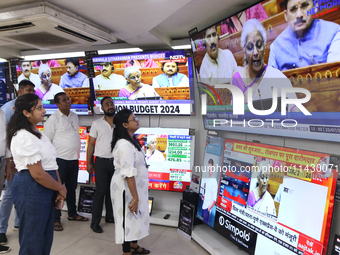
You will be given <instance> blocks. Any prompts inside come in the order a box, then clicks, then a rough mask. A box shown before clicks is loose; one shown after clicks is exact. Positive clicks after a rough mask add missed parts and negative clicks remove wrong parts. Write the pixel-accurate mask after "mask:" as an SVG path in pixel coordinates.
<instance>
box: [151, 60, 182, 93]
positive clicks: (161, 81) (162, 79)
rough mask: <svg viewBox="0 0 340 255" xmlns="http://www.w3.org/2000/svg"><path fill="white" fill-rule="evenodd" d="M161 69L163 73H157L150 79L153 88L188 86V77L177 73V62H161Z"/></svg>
mask: <svg viewBox="0 0 340 255" xmlns="http://www.w3.org/2000/svg"><path fill="white" fill-rule="evenodd" d="M162 71H163V72H164V73H162V74H160V75H157V76H156V77H154V78H153V79H152V86H153V87H154V88H162V87H189V78H188V77H187V76H186V75H185V74H182V73H179V72H178V71H179V69H178V63H177V62H175V61H168V62H164V63H163V67H162Z"/></svg>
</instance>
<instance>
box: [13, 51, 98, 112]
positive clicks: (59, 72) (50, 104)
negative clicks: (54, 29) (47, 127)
mask: <svg viewBox="0 0 340 255" xmlns="http://www.w3.org/2000/svg"><path fill="white" fill-rule="evenodd" d="M16 71H17V75H16V76H17V81H18V84H19V83H20V81H21V80H23V79H27V80H30V81H31V82H33V83H34V85H35V94H36V95H38V96H39V97H40V99H41V100H42V102H43V104H44V108H45V110H46V114H47V115H51V114H53V113H54V112H55V111H56V110H57V109H58V107H57V105H56V102H54V96H55V95H56V94H57V93H59V92H65V93H66V94H67V95H68V96H69V98H70V100H71V103H72V108H71V111H73V112H75V113H76V114H77V115H92V111H91V102H90V85H89V78H88V71H87V66H86V63H84V58H77V57H73V58H62V59H46V60H37V61H21V62H18V63H17V64H16ZM18 84H16V85H15V87H16V89H17V90H18Z"/></svg>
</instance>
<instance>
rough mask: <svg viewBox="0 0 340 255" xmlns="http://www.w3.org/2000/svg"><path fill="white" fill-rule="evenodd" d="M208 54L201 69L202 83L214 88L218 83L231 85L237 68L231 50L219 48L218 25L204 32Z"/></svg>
mask: <svg viewBox="0 0 340 255" xmlns="http://www.w3.org/2000/svg"><path fill="white" fill-rule="evenodd" d="M203 36H204V40H205V48H206V51H207V52H206V54H205V56H204V58H203V60H202V65H201V68H200V77H201V82H203V83H206V84H209V85H212V86H214V85H215V84H217V83H230V82H231V79H232V77H233V72H234V70H235V69H236V67H237V64H236V61H235V58H234V56H233V54H232V53H231V52H230V50H222V49H219V48H218V41H219V40H220V39H219V35H218V33H217V28H216V25H215V26H212V27H210V28H208V29H206V30H205V31H204V32H203Z"/></svg>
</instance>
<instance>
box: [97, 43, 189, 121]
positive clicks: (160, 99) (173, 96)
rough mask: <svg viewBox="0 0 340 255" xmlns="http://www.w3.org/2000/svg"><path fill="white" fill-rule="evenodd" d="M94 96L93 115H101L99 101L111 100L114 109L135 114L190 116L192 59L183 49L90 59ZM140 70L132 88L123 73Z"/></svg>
mask: <svg viewBox="0 0 340 255" xmlns="http://www.w3.org/2000/svg"><path fill="white" fill-rule="evenodd" d="M93 65H94V68H95V76H96V77H95V78H93V85H94V90H95V94H96V99H95V102H94V112H95V113H96V114H103V111H102V110H101V105H100V100H101V99H102V98H103V97H104V96H110V97H112V98H113V99H114V103H115V106H116V110H117V111H119V110H121V109H123V108H128V109H130V110H132V111H133V112H134V113H135V114H153V115H155V114H156V115H157V114H162V115H191V114H193V109H194V107H193V101H191V100H190V99H191V98H193V79H192V77H193V72H192V59H191V58H190V57H186V55H185V52H184V51H183V50H174V51H155V52H138V53H126V54H115V55H106V56H95V57H93ZM130 66H133V67H136V68H137V69H138V70H139V71H140V77H139V75H137V76H138V77H139V79H140V83H139V84H138V85H134V86H133V87H132V85H131V84H128V83H127V80H126V78H125V76H124V71H125V69H126V68H127V67H130Z"/></svg>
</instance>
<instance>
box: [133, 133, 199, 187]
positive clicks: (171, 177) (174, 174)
mask: <svg viewBox="0 0 340 255" xmlns="http://www.w3.org/2000/svg"><path fill="white" fill-rule="evenodd" d="M136 138H137V139H138V141H139V142H140V144H141V145H142V147H143V150H144V152H145V160H146V164H147V165H148V171H149V189H156V190H168V191H183V190H184V189H186V186H189V185H190V180H191V173H192V167H193V162H194V146H195V136H193V135H191V134H189V129H181V128H140V129H138V130H137V131H136Z"/></svg>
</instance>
